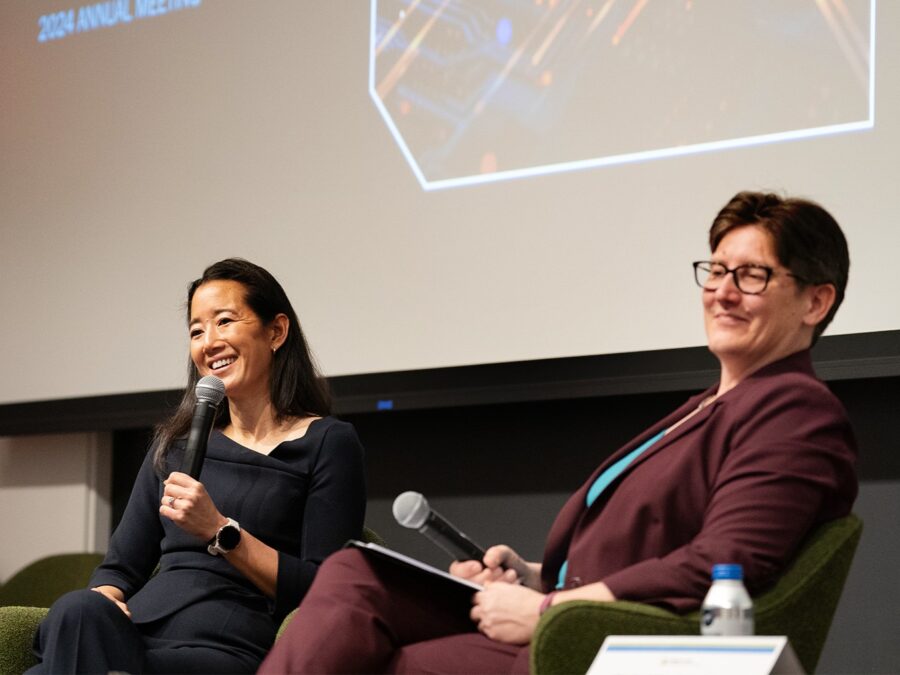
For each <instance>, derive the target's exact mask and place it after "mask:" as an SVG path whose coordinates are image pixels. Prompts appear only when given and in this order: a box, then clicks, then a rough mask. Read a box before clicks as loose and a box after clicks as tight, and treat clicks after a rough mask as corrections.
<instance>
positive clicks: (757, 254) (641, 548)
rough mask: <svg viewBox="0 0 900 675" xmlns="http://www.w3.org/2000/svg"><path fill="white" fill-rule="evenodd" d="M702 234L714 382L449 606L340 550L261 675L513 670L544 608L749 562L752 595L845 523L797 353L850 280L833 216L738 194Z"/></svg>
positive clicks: (697, 590) (825, 430)
mask: <svg viewBox="0 0 900 675" xmlns="http://www.w3.org/2000/svg"><path fill="white" fill-rule="evenodd" d="M709 241H710V249H711V252H712V253H711V259H710V260H708V261H701V262H697V263H694V272H695V275H696V280H697V283H698V284H699V285H700V286H701V287H702V289H703V290H702V294H701V299H702V305H703V316H704V322H705V326H706V334H707V339H708V344H709V349H710V351H711V352H712V353H713V354H714V355H715V356H716V357H717V358H718V360H719V363H720V364H721V373H720V377H719V380H718V382H716V383H715V384H714V385H713V386H711V387H710V388H709V389H708V390H706V391H705V392H702V393H701V394H699V395H697V396H694V397H693V398H691V399H690V400H688V401H687V402H686V403H685V404H684V405H683V406H682V407H680V408H679V409H677V410H675V411H674V412H673V413H672V414H671V415H669V416H668V417H666V418H665V419H663V420H661V421H660V422H658V423H657V424H656V425H654V426H653V427H651V428H650V429H648V430H646V431H645V432H643V433H641V434H640V435H639V436H637V437H636V438H635V439H634V440H633V441H632V442H631V443H629V444H627V445H626V446H625V447H623V448H621V449H619V450H618V451H617V452H616V453H614V454H613V455H612V456H611V457H610V458H609V459H607V460H606V461H605V462H603V464H601V466H600V467H598V469H597V470H596V471H595V472H594V474H593V475H592V476H590V477H589V478H588V480H587V481H586V482H585V484H584V485H583V486H582V487H581V488H580V489H579V490H578V491H577V492H576V493H575V494H574V495H573V496H572V497H571V498H570V499H569V501H568V502H567V503H566V504H565V506H564V507H563V509H562V510H561V512H560V513H559V515H558V516H557V519H556V522H555V523H554V525H553V527H552V529H551V531H550V533H549V536H548V538H547V543H546V547H545V552H544V558H543V561H542V562H526V561H524V560H523V559H522V558H521V557H520V556H519V555H518V554H516V553H515V551H513V550H512V549H510V548H509V547H507V546H494V547H492V548H490V549H489V550H488V551H487V553H486V555H485V557H484V560H483V561H467V562H457V563H454V564H453V566H452V567H451V571H452V572H453V573H454V574H456V575H459V576H462V577H466V578H469V579H472V580H473V581H476V582H479V583H484V584H486V585H485V588H484V590H483V591H480V592H477V593H475V594H474V595H473V596H472V597H471V598H466V601H467V602H468V603H469V604H468V606H462V607H460V602H459V598H451V597H442V596H441V595H440V594H438V593H435V592H434V591H433V590H432V589H430V588H429V587H427V585H422V584H420V583H419V582H418V581H416V580H411V579H409V578H408V575H404V573H403V572H398V571H397V570H395V569H392V568H390V567H389V566H385V565H384V564H381V563H379V562H378V561H373V560H370V559H367V558H365V557H363V555H362V554H361V553H360V552H358V551H341V552H339V553H337V554H335V555H333V556H331V558H329V560H328V561H326V562H325V564H324V565H323V566H322V568H321V569H320V571H319V575H318V576H317V577H316V580H315V582H314V584H313V586H312V588H311V590H310V592H309V594H308V595H307V596H306V598H305V600H304V601H303V603H302V604H301V606H300V610H299V612H298V613H297V616H296V617H295V618H294V620H293V622H292V623H291V624H290V626H289V629H288V632H287V634H286V635H285V637H284V639H282V640H281V641H280V642H278V643H277V644H276V646H275V648H274V650H273V651H272V652H271V653H270V655H269V657H268V658H267V660H266V661H265V662H264V663H263V669H262V670H263V672H271V673H275V672H279V673H286V672H377V671H387V672H479V673H488V672H491V673H505V672H523V673H525V672H528V643H529V640H530V639H531V635H532V633H533V631H534V628H535V625H536V624H537V622H538V618H539V616H540V614H541V612H543V611H544V610H546V609H547V608H548V607H550V606H551V605H556V604H559V603H563V602H568V601H570V600H576V599H578V600H580V599H587V600H598V601H611V600H616V599H619V600H631V601H636V602H643V603H650V604H655V605H659V606H662V607H666V608H669V609H673V610H675V611H688V610H692V609H695V608H696V607H698V606H699V604H700V602H701V600H702V598H703V596H704V594H705V592H706V590H707V588H708V586H709V576H710V568H711V567H712V565H713V564H715V563H720V562H730V563H740V564H741V565H743V567H744V578H745V583H746V584H747V586H748V587H749V589H750V592H751V593H752V594H756V593H759V592H760V591H761V590H763V589H765V588H766V587H767V586H769V585H771V584H772V583H773V582H774V581H775V579H776V578H777V577H778V575H779V574H780V572H781V570H782V569H783V568H784V567H785V565H786V564H787V563H788V562H789V561H790V560H791V558H792V556H793V555H794V554H795V552H796V551H797V549H798V547H799V546H800V544H801V542H802V541H803V539H804V537H805V536H806V535H807V533H809V532H810V530H811V529H813V528H814V527H815V526H816V525H818V524H819V523H822V522H824V521H827V520H831V519H834V518H838V517H841V516H843V515H845V514H847V513H849V511H850V508H851V506H852V504H853V501H854V499H855V497H856V492H857V479H856V473H855V458H856V447H855V442H854V439H853V434H852V431H851V429H850V424H849V421H848V419H847V416H846V413H845V411H844V409H843V407H842V406H841V404H840V403H839V402H838V401H837V399H836V398H835V397H834V396H833V395H832V394H831V393H830V392H829V390H828V389H827V387H826V386H825V385H824V384H823V383H821V382H820V381H819V380H817V379H816V377H815V375H814V373H813V369H812V363H811V359H810V354H809V349H810V347H811V346H812V344H813V343H814V342H815V340H816V339H817V338H818V337H819V335H821V333H822V331H823V330H824V329H825V327H826V326H827V325H828V323H829V322H830V321H831V319H832V317H833V316H834V314H835V312H836V311H837V308H838V306H839V305H840V303H841V301H842V299H843V296H844V289H845V287H846V284H847V273H848V268H849V257H848V253H847V245H846V241H845V240H844V236H843V234H842V233H841V230H840V228H839V226H838V224H837V223H836V222H835V220H834V219H833V218H832V217H831V216H830V215H829V214H828V213H827V212H826V211H825V210H824V209H822V208H821V207H820V206H818V205H817V204H814V203H812V202H808V201H805V200H800V199H781V198H779V197H777V196H775V195H771V194H760V193H751V192H743V193H739V194H737V195H736V196H735V197H734V198H732V199H731V201H729V202H728V204H726V205H725V207H724V208H723V209H722V210H721V211H720V212H719V214H718V216H717V217H716V219H715V220H714V221H713V224H712V227H711V229H710V232H709ZM517 580H518V581H519V583H511V582H515V581H517ZM342 636H345V637H342Z"/></svg>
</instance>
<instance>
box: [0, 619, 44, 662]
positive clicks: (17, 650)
mask: <svg viewBox="0 0 900 675" xmlns="http://www.w3.org/2000/svg"><path fill="white" fill-rule="evenodd" d="M48 611H49V610H48V609H47V608H46V607H14V606H13V607H0V673H22V672H24V671H26V670H28V669H29V668H31V666H33V665H34V664H36V663H37V659H36V658H35V657H34V653H33V652H32V649H31V646H32V642H33V641H34V634H35V632H37V628H38V624H40V622H41V621H43V620H44V617H45V616H47V612H48Z"/></svg>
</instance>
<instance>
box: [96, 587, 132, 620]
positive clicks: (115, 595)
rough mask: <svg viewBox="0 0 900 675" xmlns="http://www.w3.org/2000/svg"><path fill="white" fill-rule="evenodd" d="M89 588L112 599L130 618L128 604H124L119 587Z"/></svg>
mask: <svg viewBox="0 0 900 675" xmlns="http://www.w3.org/2000/svg"><path fill="white" fill-rule="evenodd" d="M91 590H92V591H96V592H97V593H99V594H100V595H103V596H105V597H107V598H109V599H110V600H112V601H113V602H114V603H116V605H117V606H118V607H119V609H121V610H122V611H123V612H125V616H127V617H128V618H129V619H130V618H131V610H129V609H128V605H126V604H125V594H124V593H123V592H122V589H121V588H116V587H115V586H94V587H93V588H92V589H91Z"/></svg>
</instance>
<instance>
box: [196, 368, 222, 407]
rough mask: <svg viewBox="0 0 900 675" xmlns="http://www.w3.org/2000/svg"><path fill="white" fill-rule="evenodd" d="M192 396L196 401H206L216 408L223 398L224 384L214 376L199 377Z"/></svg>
mask: <svg viewBox="0 0 900 675" xmlns="http://www.w3.org/2000/svg"><path fill="white" fill-rule="evenodd" d="M194 395H195V396H196V397H197V400H198V401H206V402H207V403H212V404H213V405H214V406H217V405H219V404H220V403H221V402H222V399H223V398H225V383H224V382H222V380H220V379H219V378H218V377H216V376H215V375H207V376H206V377H201V378H200V381H199V382H198V383H197V386H196V387H194Z"/></svg>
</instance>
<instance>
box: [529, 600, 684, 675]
mask: <svg viewBox="0 0 900 675" xmlns="http://www.w3.org/2000/svg"><path fill="white" fill-rule="evenodd" d="M699 632H700V618H699V615H698V614H697V613H696V612H694V613H692V614H687V615H683V616H682V615H679V614H673V613H672V612H667V611H666V610H664V609H660V608H659V607H653V606H652V605H643V604H640V603H637V602H625V601H617V602H593V601H590V600H574V601H572V602H564V603H560V604H559V605H556V606H555V607H551V608H550V609H549V610H547V612H545V613H544V615H543V616H542V617H541V620H540V621H539V622H538V625H537V628H536V629H535V631H534V635H533V636H532V638H531V656H530V659H531V672H532V673H535V674H540V675H544V674H549V673H584V672H587V669H588V668H589V667H590V665H591V662H592V661H593V660H594V657H595V656H596V655H597V652H598V651H599V650H600V646H601V645H602V644H603V641H604V640H605V639H606V636H607V635H696V634H698V633H699Z"/></svg>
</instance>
